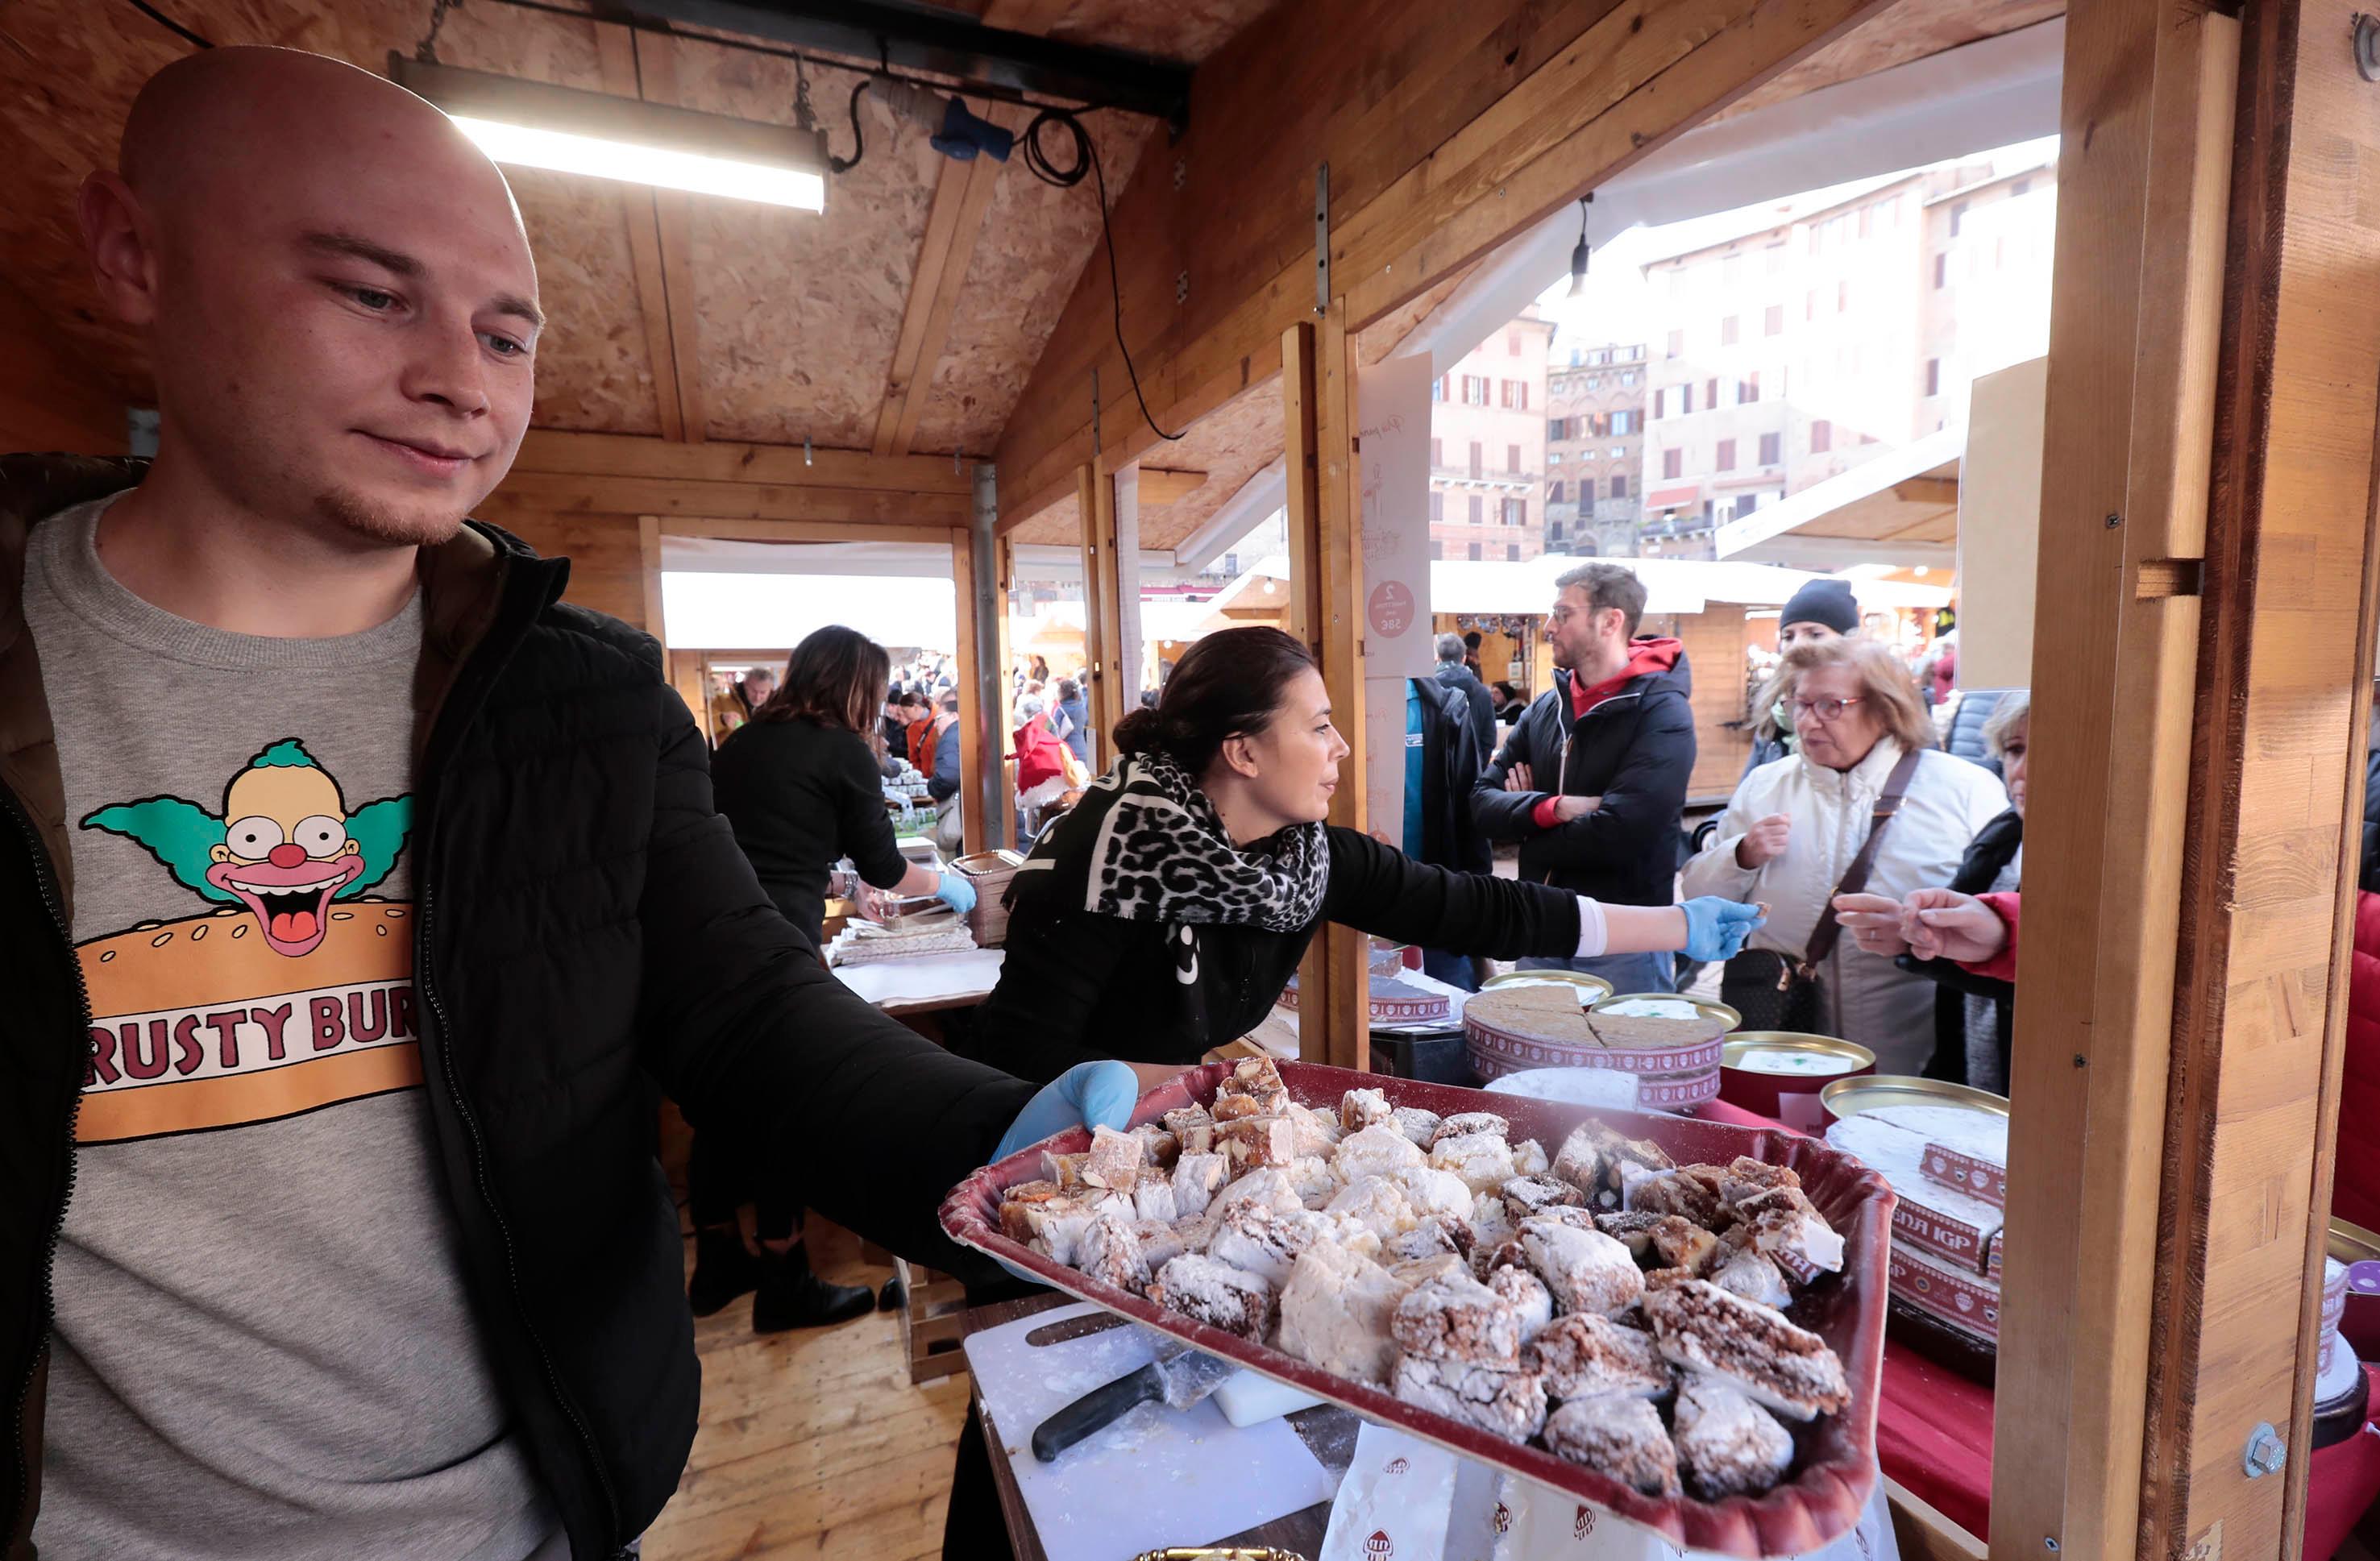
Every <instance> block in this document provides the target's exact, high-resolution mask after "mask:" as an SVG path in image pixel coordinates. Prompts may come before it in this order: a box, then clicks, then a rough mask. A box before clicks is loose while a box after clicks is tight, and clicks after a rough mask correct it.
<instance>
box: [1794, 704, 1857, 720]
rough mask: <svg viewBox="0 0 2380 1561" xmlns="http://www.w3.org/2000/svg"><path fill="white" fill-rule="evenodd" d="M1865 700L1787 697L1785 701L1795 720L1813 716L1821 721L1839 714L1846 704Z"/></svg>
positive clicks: (1831, 718)
mask: <svg viewBox="0 0 2380 1561" xmlns="http://www.w3.org/2000/svg"><path fill="white" fill-rule="evenodd" d="M1865 702H1866V701H1865V700H1864V699H1788V700H1787V701H1785V703H1786V705H1787V706H1788V707H1789V708H1791V710H1792V712H1793V719H1794V720H1801V719H1802V718H1803V716H1815V717H1817V718H1818V719H1819V720H1822V721H1831V720H1835V719H1836V718H1837V717H1839V716H1840V715H1841V714H1842V713H1843V707H1844V706H1846V705H1859V704H1864V703H1865Z"/></svg>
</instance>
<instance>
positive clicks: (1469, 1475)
mask: <svg viewBox="0 0 2380 1561" xmlns="http://www.w3.org/2000/svg"><path fill="white" fill-rule="evenodd" d="M1320 1561H1716V1558H1715V1557H1713V1556H1711V1555H1710V1553H1709V1552H1707V1551H1699V1550H1694V1551H1687V1550H1680V1549H1679V1548H1678V1547H1677V1546H1675V1545H1673V1544H1671V1543H1669V1541H1667V1540H1665V1539H1662V1538H1661V1537H1660V1536H1659V1535H1658V1534H1655V1533H1654V1532H1652V1531H1650V1530H1648V1529H1645V1528H1642V1527H1639V1526H1638V1525H1636V1524H1634V1523H1631V1522H1629V1521H1628V1520H1627V1519H1624V1518H1618V1517H1614V1516H1613V1515H1612V1514H1610V1513H1609V1512H1606V1511H1604V1510H1603V1509H1602V1508H1600V1507H1591V1506H1588V1505H1587V1504H1585V1503H1584V1502H1581V1501H1579V1500H1578V1499H1577V1498H1576V1497H1574V1496H1567V1495H1562V1494H1560V1493H1558V1492H1554V1491H1549V1490H1548V1489H1546V1488H1545V1487H1544V1486H1542V1485H1537V1484H1535V1483H1532V1482H1529V1481H1526V1480H1522V1479H1519V1478H1517V1477H1514V1476H1511V1475H1503V1474H1499V1473H1497V1472H1496V1471H1494V1470H1490V1469H1488V1468H1487V1467H1486V1466H1485V1465H1482V1464H1475V1463H1473V1462H1470V1461H1469V1460H1468V1459H1464V1458H1457V1457H1455V1456H1454V1455H1453V1454H1451V1453H1449V1452H1446V1451H1444V1450H1442V1449H1440V1448H1439V1447H1435V1446H1431V1445H1429V1444H1428V1443H1427V1442H1421V1441H1417V1440H1415V1438H1413V1437H1410V1436H1407V1435H1405V1434H1403V1433H1402V1432H1396V1431H1391V1430H1390V1429H1388V1428H1387V1427H1385V1426H1379V1425H1372V1424H1368V1423H1367V1424H1366V1425H1365V1426H1364V1427H1363V1429H1362V1430H1361V1431H1360V1432H1359V1433H1358V1434H1357V1435H1356V1438H1355V1457H1354V1462H1353V1463H1352V1464H1350V1465H1349V1466H1348V1470H1347V1477H1346V1479H1345V1480H1344V1481H1342V1482H1341V1484H1340V1486H1339V1495H1338V1499H1337V1500H1335V1501H1334V1502H1332V1503H1331V1507H1330V1531H1329V1532H1328V1533H1327V1534H1326V1535H1325V1536H1324V1539H1323V1542H1322V1555H1321V1557H1320ZM1793 1561H1900V1546H1899V1545H1898V1544H1896V1543H1894V1541H1893V1537H1892V1519H1891V1517H1890V1515H1889V1514H1888V1512H1887V1511H1886V1509H1885V1502H1884V1482H1883V1481H1882V1480H1881V1479H1879V1480H1878V1481H1877V1482H1876V1489H1875V1491H1874V1492H1873V1493H1872V1494H1870V1495H1869V1497H1868V1504H1867V1508H1866V1510H1865V1511H1864V1512H1862V1513H1861V1514H1860V1520H1859V1522H1858V1524H1857V1525H1856V1526H1855V1527H1854V1528H1853V1529H1852V1531H1851V1532H1849V1533H1847V1534H1844V1535H1842V1536H1841V1537H1840V1538H1839V1539H1837V1540H1836V1541H1835V1542H1834V1543H1831V1544H1829V1545H1827V1546H1826V1547H1824V1548H1823V1549H1820V1550H1815V1551H1809V1552H1806V1553H1805V1554H1804V1555H1801V1556H1798V1557H1795V1558H1793Z"/></svg>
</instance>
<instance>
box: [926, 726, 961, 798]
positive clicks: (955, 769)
mask: <svg viewBox="0 0 2380 1561" xmlns="http://www.w3.org/2000/svg"><path fill="white" fill-rule="evenodd" d="M926 794H927V795H928V796H929V797H931V798H933V799H934V800H935V801H936V802H948V801H950V800H951V798H953V797H954V796H957V795H958V794H959V723H958V722H956V721H953V722H951V724H950V725H949V726H947V727H944V728H943V729H942V734H941V736H940V737H938V738H936V739H935V740H934V773H933V774H932V775H930V776H929V777H928V778H927V780H926Z"/></svg>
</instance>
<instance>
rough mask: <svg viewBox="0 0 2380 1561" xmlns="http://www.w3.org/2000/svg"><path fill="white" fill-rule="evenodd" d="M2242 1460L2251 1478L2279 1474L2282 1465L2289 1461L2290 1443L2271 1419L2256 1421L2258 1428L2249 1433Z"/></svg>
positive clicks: (2241, 1456)
mask: <svg viewBox="0 0 2380 1561" xmlns="http://www.w3.org/2000/svg"><path fill="white" fill-rule="evenodd" d="M2288 1462H2289V1445H2288V1444H2287V1443H2285V1442H2283V1441H2282V1440H2281V1434H2280V1433H2279V1432H2277V1431H2276V1430H2274V1429H2273V1422H2271V1421H2268V1420H2260V1421H2258V1422H2256V1429H2255V1430H2253V1431H2251V1432H2250V1433H2248V1448H2247V1451H2246V1452H2244V1453H2243V1454H2241V1455H2240V1463H2241V1464H2242V1465H2243V1466H2244V1467H2245V1468H2246V1469H2247V1470H2248V1478H2249V1479H2251V1480H2253V1479H2256V1478H2257V1477H2258V1476H2260V1475H2265V1474H2278V1473H2279V1472H2280V1471H2281V1469H2282V1466H2283V1465H2285V1464H2287V1463H2288Z"/></svg>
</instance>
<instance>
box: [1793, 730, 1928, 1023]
mask: <svg viewBox="0 0 2380 1561" xmlns="http://www.w3.org/2000/svg"><path fill="white" fill-rule="evenodd" d="M1919 754H1920V750H1918V749H1915V748H1909V749H1905V750H1903V752H1902V753H1901V756H1900V758H1899V759H1898V760H1896V761H1895V762H1894V764H1893V767H1892V773H1891V774H1889V775H1888V776H1886V777H1885V778H1884V790H1883V791H1881V792H1879V793H1876V808H1875V811H1874V812H1873V813H1871V814H1870V815H1869V817H1868V826H1867V839H1866V840H1864V841H1861V842H1860V848H1859V854H1858V855H1857V856H1854V857H1852V865H1850V866H1849V867H1848V868H1846V869H1844V871H1843V880H1842V882H1840V883H1839V884H1837V885H1835V892H1834V894H1829V895H1828V896H1827V903H1826V904H1825V905H1824V906H1823V907H1822V908H1821V909H1820V910H1819V912H1818V925H1817V926H1814V927H1812V928H1811V929H1810V943H1809V947H1808V948H1806V949H1804V950H1803V951H1802V965H1801V972H1800V974H1803V976H1805V977H1806V976H1812V975H1815V974H1817V969H1818V966H1820V965H1822V964H1824V963H1826V961H1827V956H1828V955H1829V954H1831V953H1833V952H1834V951H1835V940H1836V939H1837V938H1840V937H1841V936H1842V933H1843V929H1842V925H1841V924H1840V923H1839V922H1837V921H1836V920H1835V896H1836V895H1840V894H1857V893H1858V892H1859V891H1860V890H1862V889H1865V888H1866V887H1867V876H1868V874H1869V873H1870V872H1871V871H1873V870H1874V868H1875V866H1876V847H1877V845H1878V844H1880V843H1881V842H1882V841H1883V839H1884V827H1885V826H1886V825H1887V824H1889V823H1891V822H1892V816H1893V815H1894V814H1896V813H1898V812H1900V800H1901V798H1903V797H1905V796H1907V795H1908V794H1909V782H1910V780H1911V778H1912V777H1913V776H1914V775H1915V774H1916V773H1917V760H1918V757H1919Z"/></svg>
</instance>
